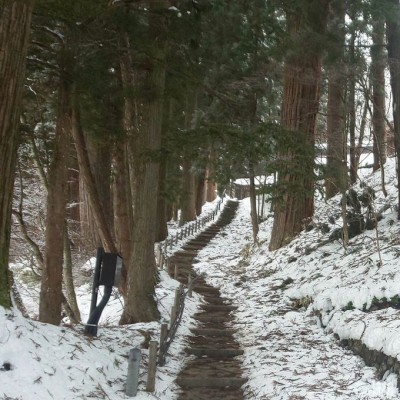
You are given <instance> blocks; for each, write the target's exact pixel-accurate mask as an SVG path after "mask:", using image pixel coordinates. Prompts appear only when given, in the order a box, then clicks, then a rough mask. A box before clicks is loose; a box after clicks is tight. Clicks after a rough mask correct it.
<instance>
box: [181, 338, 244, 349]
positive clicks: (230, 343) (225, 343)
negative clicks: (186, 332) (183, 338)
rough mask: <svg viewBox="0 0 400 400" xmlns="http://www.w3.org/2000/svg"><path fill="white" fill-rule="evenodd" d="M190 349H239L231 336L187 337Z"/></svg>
mask: <svg viewBox="0 0 400 400" xmlns="http://www.w3.org/2000/svg"><path fill="white" fill-rule="evenodd" d="M188 343H190V347H193V348H196V347H213V348H216V349H225V348H228V349H239V344H238V342H236V340H235V338H234V337H233V336H189V338H188Z"/></svg>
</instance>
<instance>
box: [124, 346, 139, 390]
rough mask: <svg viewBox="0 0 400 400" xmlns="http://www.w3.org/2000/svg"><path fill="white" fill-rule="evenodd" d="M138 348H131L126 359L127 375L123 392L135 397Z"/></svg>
mask: <svg viewBox="0 0 400 400" xmlns="http://www.w3.org/2000/svg"><path fill="white" fill-rule="evenodd" d="M140 358H141V352H140V349H131V350H130V351H129V359H128V375H127V376H126V390H125V393H126V395H127V396H129V397H135V396H136V394H137V388H138V383H139V368H140Z"/></svg>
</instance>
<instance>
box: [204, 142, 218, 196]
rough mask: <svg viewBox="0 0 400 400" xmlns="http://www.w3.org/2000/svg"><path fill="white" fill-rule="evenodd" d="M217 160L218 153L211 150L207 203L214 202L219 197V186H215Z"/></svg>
mask: <svg viewBox="0 0 400 400" xmlns="http://www.w3.org/2000/svg"><path fill="white" fill-rule="evenodd" d="M216 160H217V152H216V150H215V149H211V151H210V156H209V157H208V165H207V171H206V181H207V190H206V193H207V194H206V201H209V202H211V201H214V200H215V199H216V197H217V193H216V192H217V185H216V184H215V178H214V171H215V163H216Z"/></svg>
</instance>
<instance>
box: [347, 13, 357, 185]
mask: <svg viewBox="0 0 400 400" xmlns="http://www.w3.org/2000/svg"><path fill="white" fill-rule="evenodd" d="M352 19H353V20H354V19H355V17H354V16H353V17H352ZM355 40H356V32H355V28H353V31H352V32H351V38H350V45H349V61H350V73H349V94H348V104H349V108H348V118H349V142H350V148H349V153H350V184H351V185H353V184H354V183H356V181H357V170H358V164H357V146H356V71H355V68H356V66H355Z"/></svg>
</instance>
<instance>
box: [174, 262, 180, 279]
mask: <svg viewBox="0 0 400 400" xmlns="http://www.w3.org/2000/svg"><path fill="white" fill-rule="evenodd" d="M178 272H179V269H178V266H177V265H176V264H175V268H174V279H178Z"/></svg>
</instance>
